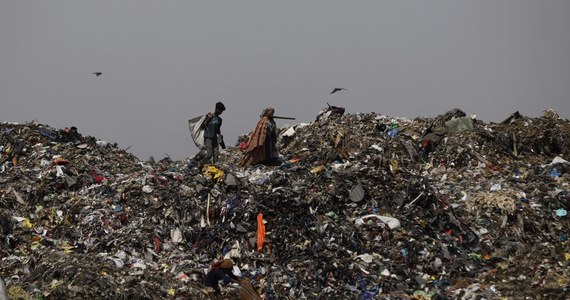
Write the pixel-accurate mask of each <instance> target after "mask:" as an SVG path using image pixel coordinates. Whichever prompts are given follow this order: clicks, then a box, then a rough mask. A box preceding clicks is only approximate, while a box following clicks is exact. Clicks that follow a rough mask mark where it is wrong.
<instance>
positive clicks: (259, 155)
mask: <svg viewBox="0 0 570 300" xmlns="http://www.w3.org/2000/svg"><path fill="white" fill-rule="evenodd" d="M274 113H275V109H274V108H272V107H268V108H266V109H264V110H263V112H262V114H261V116H260V117H261V118H260V119H259V121H258V122H257V125H256V126H255V129H254V130H253V132H252V133H251V135H250V136H249V140H248V142H247V148H246V149H245V156H244V157H243V159H242V160H241V162H240V164H239V165H240V167H243V166H246V165H254V164H258V163H262V164H265V165H277V164H278V163H279V151H278V149H277V125H275V120H274V119H273V114H274Z"/></svg>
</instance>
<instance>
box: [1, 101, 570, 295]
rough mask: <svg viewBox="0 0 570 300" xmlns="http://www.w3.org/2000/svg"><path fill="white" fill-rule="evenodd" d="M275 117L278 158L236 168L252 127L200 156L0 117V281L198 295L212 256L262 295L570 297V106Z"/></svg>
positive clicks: (37, 287) (30, 290) (44, 287)
mask: <svg viewBox="0 0 570 300" xmlns="http://www.w3.org/2000/svg"><path fill="white" fill-rule="evenodd" d="M279 132H280V134H279V139H278V145H279V148H280V156H281V163H280V165H278V166H265V165H254V166H248V167H245V168H239V167H238V166H237V165H238V163H239V161H240V159H241V157H242V155H243V153H242V150H240V147H239V145H240V143H241V142H243V141H244V137H240V139H238V141H237V142H236V144H235V146H234V147H227V148H226V149H225V150H223V151H222V152H221V155H220V160H221V162H220V163H218V164H217V165H203V164H201V163H200V162H198V161H194V160H193V158H190V157H189V158H188V159H185V160H180V161H172V160H171V159H170V158H168V157H166V158H164V159H161V160H159V161H154V159H149V160H147V161H141V160H139V159H138V158H137V157H136V156H134V155H132V154H130V153H129V152H128V150H127V149H121V148H120V147H118V145H117V144H113V143H108V142H105V141H104V140H100V139H97V138H95V137H92V136H84V135H82V134H81V128H75V127H73V126H70V127H66V128H63V129H57V128H53V127H50V126H49V125H44V124H39V123H36V122H30V123H25V124H16V123H7V122H0V238H1V241H0V257H1V264H0V278H1V279H3V281H4V282H5V286H6V288H5V291H3V288H0V299H2V296H3V295H2V293H3V292H5V293H6V296H7V297H8V299H204V298H206V297H207V294H206V292H205V290H204V288H203V286H202V282H203V280H204V276H205V272H206V271H207V270H208V268H209V267H210V265H211V264H212V263H213V262H214V261H216V260H219V259H222V258H229V259H232V260H233V261H234V263H235V268H234V273H237V275H239V276H242V277H247V278H249V279H250V280H251V282H252V284H253V286H254V288H255V289H257V291H258V292H259V294H260V295H262V297H263V298H264V299H417V300H420V299H421V300H424V299H466V300H469V299H501V298H505V299H507V298H508V299H566V298H568V294H569V288H570V281H569V278H570V267H569V264H570V243H569V242H568V234H569V233H570V223H569V219H568V215H567V211H568V209H570V188H569V182H570V172H569V171H570V165H569V164H570V163H569V162H568V160H569V157H570V153H569V151H570V122H569V121H568V120H567V119H563V118H560V116H559V115H558V114H557V113H556V112H555V111H553V110H546V111H544V113H543V115H542V116H541V117H537V118H529V117H526V116H524V115H521V114H520V113H519V112H515V113H513V114H511V115H509V116H507V117H506V118H505V120H503V121H502V122H498V123H493V122H483V121H481V120H478V119H477V117H476V115H474V114H473V115H467V114H465V113H464V112H463V111H462V110H460V109H457V108H456V109H452V110H449V111H447V112H445V113H443V114H441V115H438V116H436V117H417V118H413V119H403V118H397V117H389V116H385V115H382V114H378V113H373V112H372V113H351V114H348V113H345V109H344V107H338V106H330V105H329V107H327V108H325V109H323V111H321V112H319V113H318V114H317V115H316V117H315V120H314V121H313V122H310V123H301V124H295V125H291V126H288V127H284V128H280V129H279ZM244 136H245V137H246V136H247V135H244ZM189 143H190V138H189ZM260 222H261V223H263V225H264V230H263V231H260V230H258V226H260V224H261V223H260ZM261 235H263V236H261ZM0 283H1V282H0ZM0 287H1V285H0ZM238 289H239V286H236V285H229V286H224V287H222V290H223V293H224V297H230V298H231V297H237V294H238Z"/></svg>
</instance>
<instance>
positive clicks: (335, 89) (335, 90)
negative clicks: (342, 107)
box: [331, 88, 348, 95]
mask: <svg viewBox="0 0 570 300" xmlns="http://www.w3.org/2000/svg"><path fill="white" fill-rule="evenodd" d="M342 90H345V91H348V90H347V89H345V88H334V89H333V90H332V92H331V95H332V94H334V93H336V92H340V91H342Z"/></svg>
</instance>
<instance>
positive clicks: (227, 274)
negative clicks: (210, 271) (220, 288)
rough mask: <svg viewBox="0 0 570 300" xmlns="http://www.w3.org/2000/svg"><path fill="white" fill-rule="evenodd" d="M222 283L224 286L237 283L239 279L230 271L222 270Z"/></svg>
mask: <svg viewBox="0 0 570 300" xmlns="http://www.w3.org/2000/svg"><path fill="white" fill-rule="evenodd" d="M222 273H223V282H224V284H228V283H230V282H231V281H238V280H239V277H237V276H236V275H234V273H232V270H225V269H224V270H223V271H222Z"/></svg>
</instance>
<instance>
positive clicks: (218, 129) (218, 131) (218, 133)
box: [216, 117, 223, 137]
mask: <svg viewBox="0 0 570 300" xmlns="http://www.w3.org/2000/svg"><path fill="white" fill-rule="evenodd" d="M218 118H220V117H218ZM220 128H222V118H220V124H219V125H218V128H216V134H217V135H219V136H222V137H223V135H222V133H221V132H220Z"/></svg>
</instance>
